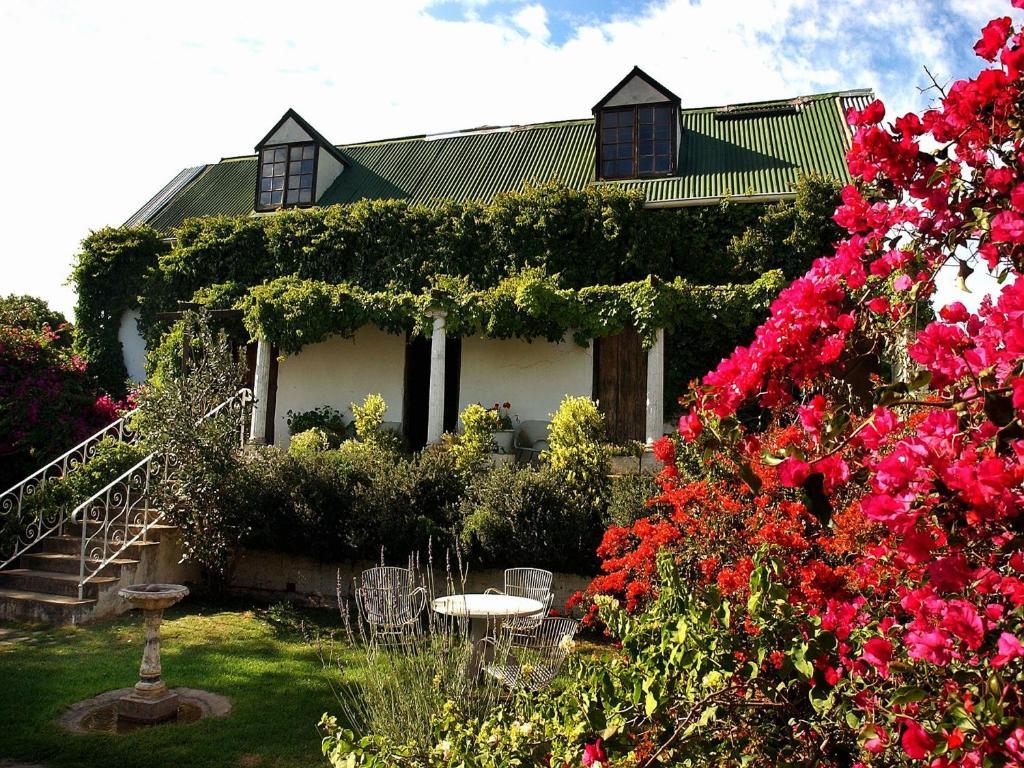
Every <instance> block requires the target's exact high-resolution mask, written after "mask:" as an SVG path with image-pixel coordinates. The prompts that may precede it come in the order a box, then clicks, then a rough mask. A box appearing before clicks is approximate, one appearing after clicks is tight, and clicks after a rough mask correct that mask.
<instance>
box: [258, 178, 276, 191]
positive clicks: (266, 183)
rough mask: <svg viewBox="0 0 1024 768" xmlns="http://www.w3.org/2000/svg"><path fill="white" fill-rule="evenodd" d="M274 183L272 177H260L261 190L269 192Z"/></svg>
mask: <svg viewBox="0 0 1024 768" xmlns="http://www.w3.org/2000/svg"><path fill="white" fill-rule="evenodd" d="M273 183H274V182H273V181H272V180H271V179H260V192H269V191H270V187H271V184H273Z"/></svg>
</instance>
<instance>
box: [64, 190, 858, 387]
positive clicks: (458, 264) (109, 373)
mask: <svg viewBox="0 0 1024 768" xmlns="http://www.w3.org/2000/svg"><path fill="white" fill-rule="evenodd" d="M836 202H838V199H837V197H836V195H835V185H834V184H833V182H831V181H829V180H826V179H821V178H817V177H809V178H807V179H806V180H803V181H801V182H800V184H799V185H798V188H797V200H796V202H794V203H781V204H778V205H775V206H772V207H771V208H770V209H767V208H766V207H764V206H761V205H751V204H738V203H732V202H723V203H721V204H719V205H717V206H708V207H694V208H680V209H672V210H648V209H645V208H644V207H643V204H642V203H643V200H642V197H641V195H640V193H638V192H635V191H632V192H630V191H625V190H622V189H621V188H619V187H616V186H614V185H602V186H595V187H591V188H588V189H586V190H582V191H581V190H571V189H567V188H565V187H564V186H560V185H557V184H546V185H541V186H536V187H531V188H528V189H525V190H523V191H521V192H514V193H508V194H505V195H499V196H498V197H497V198H496V199H495V200H494V201H493V202H492V203H490V204H487V205H484V204H480V203H474V202H460V203H456V202H448V203H442V204H440V205H438V206H435V207H426V206H419V205H410V204H408V203H405V202H402V201H395V200H386V201H360V202H357V203H354V204H352V205H347V206H333V207H330V208H312V209H306V210H291V211H283V212H281V213H278V214H275V215H274V216H261V217H249V216H242V217H236V218H231V217H212V218H204V219H190V220H188V221H186V222H184V223H183V224H182V225H181V226H180V227H179V228H178V229H177V230H175V232H174V233H173V234H174V236H175V238H176V240H175V241H174V245H173V247H171V246H168V245H167V244H166V243H164V242H162V241H161V240H160V237H159V236H158V235H157V233H155V232H153V231H152V230H149V229H145V228H139V229H116V230H115V229H105V230H100V231H99V232H96V233H93V234H92V235H90V236H89V237H88V238H87V239H86V240H85V241H84V242H83V246H82V252H81V253H80V254H79V256H78V259H77V263H76V266H75V269H74V271H73V273H72V282H73V283H74V285H75V287H76V289H77V292H78V297H79V304H78V308H77V311H76V316H77V321H78V323H79V327H80V332H79V338H78V341H77V346H76V350H77V351H79V353H81V354H83V355H84V356H85V357H86V358H87V359H89V360H90V361H92V362H93V364H94V365H95V366H96V368H97V370H98V371H99V372H100V377H101V381H102V382H103V384H104V386H106V387H108V388H110V389H111V391H112V392H114V393H118V392H120V391H121V390H122V388H123V385H124V377H125V372H124V369H123V364H122V362H121V353H120V345H119V343H118V340H117V330H118V325H119V322H120V318H121V315H122V313H123V311H124V310H125V309H128V308H130V307H133V306H135V305H137V304H138V305H140V308H141V310H142V320H141V322H140V325H141V328H142V330H143V334H144V336H145V337H146V340H147V343H148V344H149V345H150V348H153V347H155V346H157V344H158V342H159V339H160V333H161V331H162V330H163V329H162V328H161V326H160V324H159V323H157V322H156V314H157V313H158V312H160V311H166V310H173V309H176V308H177V302H178V301H182V300H192V301H199V302H201V303H206V304H207V305H208V306H211V307H214V306H217V307H223V306H227V305H228V304H229V303H232V302H235V301H239V300H241V298H242V297H243V296H244V295H245V293H246V291H247V290H249V289H250V288H253V289H257V287H258V286H261V285H262V284H263V283H266V282H269V281H275V283H274V285H273V287H266V288H258V289H257V295H256V298H255V300H254V302H252V303H254V304H255V305H257V306H259V307H261V308H263V309H265V312H259V311H257V310H256V309H253V311H252V314H251V315H250V317H249V318H248V327H249V330H250V331H251V332H253V331H254V329H256V328H259V329H265V330H267V331H268V334H267V335H268V337H269V338H277V339H281V340H286V341H287V344H284V345H282V348H283V349H284V350H285V351H294V350H295V349H298V348H300V347H301V346H302V344H304V343H309V342H310V340H316V339H318V338H323V337H324V336H325V335H326V334H329V333H342V334H345V333H350V332H351V329H353V328H355V327H358V326H359V325H360V324H363V323H365V322H367V321H370V320H372V321H373V322H376V323H378V324H380V325H381V327H384V328H386V329H389V330H398V331H405V330H408V329H410V328H413V327H416V326H417V325H418V324H420V322H421V318H422V317H423V312H422V310H423V309H424V307H422V306H419V307H411V306H409V303H408V302H409V297H410V296H412V297H414V298H415V297H417V296H420V295H422V294H423V293H424V292H429V291H431V290H433V289H434V288H437V287H443V286H440V283H443V282H444V280H442V279H440V278H438V277H437V276H439V275H445V274H450V275H457V276H460V277H459V280H461V285H462V288H463V289H468V290H472V291H475V290H479V289H483V288H492V287H496V286H498V285H499V284H500V283H501V281H502V280H503V279H505V278H508V277H510V276H513V275H517V274H520V273H524V272H525V273H530V271H531V270H539V271H540V274H546V275H556V274H557V275H560V276H561V285H562V286H564V287H565V288H567V289H572V290H578V289H581V288H585V287H587V286H595V285H601V284H608V285H613V286H614V285H619V284H622V283H636V282H637V281H642V280H644V279H645V278H646V277H647V276H648V275H655V276H658V277H661V278H663V279H666V280H674V279H675V278H677V277H681V278H683V279H685V280H690V281H694V282H698V283H707V284H715V285H719V284H722V285H724V284H730V283H736V284H738V283H742V282H744V281H750V280H754V279H756V278H757V277H758V276H759V275H760V274H761V272H763V271H765V270H771V269H774V268H776V267H782V268H784V269H785V270H786V271H787V273H789V274H792V273H793V270H794V269H795V266H794V265H795V263H796V262H800V261H801V260H806V258H808V257H809V255H810V254H813V253H815V245H814V243H815V242H822V243H825V242H828V240H829V238H830V237H831V233H832V227H833V226H834V225H833V224H832V222H831V220H830V219H829V216H830V214H831V208H834V206H835V204H836ZM762 214H763V217H762ZM759 217H760V218H763V220H761V221H759ZM748 227H750V228H751V230H750V232H749V233H747V234H744V231H745V230H746V229H747V228H748ZM737 236H738V237H737ZM734 237H737V240H736V242H735V243H734V242H732V239H733V238H734ZM282 277H288V278H293V280H292V281H291V282H283V283H282V282H277V281H276V279H277V278H282ZM779 285H781V283H780V284H779ZM346 286H349V287H346ZM356 286H358V288H356ZM508 288H509V290H506V291H504V292H499V293H498V294H495V295H493V296H492V295H490V294H488V296H487V297H486V300H482V299H481V300H477V301H476V302H475V303H477V304H481V303H482V304H483V305H484V307H483V310H482V317H477V318H473V319H472V322H473V323H476V324H477V327H480V328H487V327H488V326H489V325H493V332H494V333H495V334H496V335H523V336H526V337H528V338H533V337H543V338H561V335H560V334H558V331H559V330H560V329H565V328H569V327H578V326H574V324H573V323H572V322H567V319H568V320H570V321H571V320H577V319H579V318H578V315H580V314H587V312H582V313H581V312H580V311H578V310H573V309H571V308H570V310H569V317H568V318H566V317H565V316H561V317H560V318H559V319H556V321H555V322H554V323H547V322H546V319H545V314H544V312H543V311H541V310H540V305H541V303H542V302H543V303H544V304H545V305H546V309H548V310H559V308H560V307H561V306H562V305H563V304H564V302H563V300H562V298H560V297H559V296H557V295H555V294H552V293H551V292H550V291H539V292H538V291H536V290H535V289H536V288H537V286H533V288H532V289H531V290H529V291H523V292H520V291H518V290H512V286H508ZM777 290H778V287H776V291H777ZM360 292H362V293H360ZM463 292H464V291H463ZM364 294H374V297H373V299H372V300H367V299H366V297H365V296H364ZM593 298H595V299H596V298H609V297H606V296H605V297H602V296H601V292H600V291H598V292H597V293H596V294H595V296H594V297H593ZM610 298H613V299H614V298H615V297H614V296H613V297H610ZM693 298H694V300H695V303H696V314H695V315H685V314H684V313H683V312H682V311H672V312H671V315H672V317H674V318H680V317H682V318H684V319H683V320H682V321H681V323H677V322H674V323H673V325H675V326H676V328H677V333H678V334H680V335H681V337H682V338H684V339H687V340H689V339H691V338H693V339H695V340H696V341H697V342H699V343H698V349H697V350H696V351H694V352H688V355H689V357H690V359H689V360H686V359H684V360H682V361H681V362H680V363H679V364H678V365H677V363H676V362H675V358H673V357H670V358H669V361H670V375H671V376H672V381H673V382H676V381H681V382H683V383H685V382H686V381H687V380H688V379H689V378H690V377H692V376H694V375H698V374H699V373H702V372H703V371H704V370H706V369H707V368H708V365H707V363H706V362H705V358H707V357H709V356H711V355H714V356H715V359H714V360H710V363H714V362H716V361H717V359H718V356H721V354H723V353H724V352H728V351H729V350H730V349H731V348H732V347H733V346H735V344H736V343H738V342H740V341H743V340H745V338H744V335H745V334H746V333H747V332H748V331H749V329H750V326H749V324H747V323H745V322H733V321H732V320H731V319H730V316H729V315H731V313H732V312H739V313H741V314H742V313H745V312H747V310H746V309H744V308H742V307H739V306H736V307H733V308H732V309H731V310H730V312H729V313H728V314H727V316H725V317H724V318H723V317H721V315H720V314H719V310H720V309H721V308H720V307H718V308H716V307H707V308H706V307H704V306H703V305H702V304H701V303H700V302H701V301H704V300H711V301H712V302H713V301H715V300H716V297H715V294H714V293H711V294H709V295H701V294H700V293H699V292H696V293H695V294H694V295H693ZM736 298H739V297H736ZM456 300H458V294H456ZM517 301H519V302H523V303H524V306H526V307H531V306H532V307H533V312H532V314H531V313H530V311H526V312H524V311H523V310H522V309H517V310H516V313H517V314H519V315H520V316H522V317H523V318H528V319H529V322H526V320H525V319H519V320H515V321H512V322H509V321H508V320H507V318H508V316H509V309H510V308H516V302H517ZM693 303H694V302H691V303H690V306H692V304H693ZM719 303H720V304H721V303H722V302H721V301H719ZM584 304H586V302H585V301H584ZM628 305H629V302H628V301H627V302H625V304H622V303H620V304H619V305H617V309H615V310H614V312H613V313H612V314H614V318H612V319H610V320H601V321H599V322H597V323H596V326H597V328H598V330H599V333H597V334H596V335H602V334H603V333H605V332H614V329H615V328H619V327H621V326H622V324H624V323H625V322H627V321H629V320H630V319H631V318H630V315H629V306H628ZM273 306H287V307H289V308H290V309H291V311H293V312H299V313H302V314H303V315H305V316H306V318H307V319H305V320H302V321H300V320H299V317H298V316H295V315H292V316H277V315H275V314H274V313H273V312H271V311H270V310H271V308H272V307H273ZM638 306H641V308H642V306H643V304H642V303H641V304H640V305H638ZM690 306H688V307H687V309H689V308H690ZM670 309H671V308H670ZM765 309H766V307H764V306H760V305H756V306H753V308H752V311H753V313H754V314H755V315H756V316H758V317H759V318H760V316H761V315H763V313H764V311H765ZM642 314H643V311H641V315H642ZM709 315H710V316H711V317H712V318H713V319H714V321H715V322H711V323H709V322H707V318H708V316H709ZM638 320H639V323H640V325H645V321H644V318H643V317H642V316H641V317H639V318H638ZM591 325H593V323H591ZM602 329H605V330H602ZM608 329H610V330H608ZM708 329H713V330H714V331H715V332H714V333H713V334H711V337H710V339H709V338H707V337H705V335H704V331H705V330H708ZM235 330H236V331H237V330H238V329H235ZM588 330H590V331H592V330H593V328H589V327H588ZM592 335H594V334H592ZM685 343H689V342H688V341H687V342H685ZM685 343H684V342H680V346H684V345H685ZM677 368H678V370H676V369H677ZM671 391H675V390H671Z"/></svg>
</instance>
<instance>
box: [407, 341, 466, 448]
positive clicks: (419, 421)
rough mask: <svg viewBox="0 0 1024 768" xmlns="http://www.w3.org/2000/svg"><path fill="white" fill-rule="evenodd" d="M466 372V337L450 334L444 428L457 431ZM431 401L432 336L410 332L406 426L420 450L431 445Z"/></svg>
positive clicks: (445, 375)
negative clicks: (429, 409)
mask: <svg viewBox="0 0 1024 768" xmlns="http://www.w3.org/2000/svg"><path fill="white" fill-rule="evenodd" d="M461 373H462V339H460V338H459V337H457V336H456V337H452V336H448V337H447V338H446V339H445V350H444V429H445V431H446V432H454V431H455V425H456V423H457V421H458V418H459V376H460V375H461ZM429 402H430V339H428V338H426V337H425V336H421V335H419V334H417V335H415V336H413V335H410V336H409V337H407V339H406V343H405V391H404V396H403V399H402V429H403V431H404V432H405V439H406V440H407V441H408V442H409V447H410V448H411V449H412V450H414V451H418V450H420V449H421V448H423V446H424V445H426V444H427V415H428V414H427V411H428V408H429Z"/></svg>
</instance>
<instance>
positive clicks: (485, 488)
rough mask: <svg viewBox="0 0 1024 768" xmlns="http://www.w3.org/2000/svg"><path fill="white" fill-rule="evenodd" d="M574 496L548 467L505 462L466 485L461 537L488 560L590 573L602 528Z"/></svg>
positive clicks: (474, 554) (470, 550) (476, 554)
mask: <svg viewBox="0 0 1024 768" xmlns="http://www.w3.org/2000/svg"><path fill="white" fill-rule="evenodd" d="M574 501H575V500H574V498H573V496H572V494H571V493H568V492H567V491H566V489H565V488H564V487H563V484H562V478H561V477H560V476H559V475H557V474H556V473H555V472H553V471H551V470H550V469H548V468H546V467H542V468H540V469H535V468H533V467H530V466H525V467H517V466H514V465H511V464H501V465H499V466H497V467H494V468H493V469H492V470H490V471H488V472H484V473H482V474H480V475H478V476H477V477H476V478H475V479H474V480H473V482H472V483H471V484H470V485H469V487H468V488H467V491H466V497H465V498H464V499H463V502H462V514H463V520H462V530H461V533H460V541H461V543H462V546H463V547H464V549H465V551H466V552H467V553H468V554H469V555H470V556H471V557H473V558H475V559H479V560H481V561H483V562H485V563H487V564H489V565H495V566H512V565H515V566H539V567H543V568H548V569H552V570H560V571H571V572H576V573H590V572H592V571H593V568H594V556H593V552H594V549H595V548H596V547H597V544H598V541H599V540H600V532H599V530H598V528H597V527H596V526H594V525H593V524H592V521H591V519H590V510H589V509H588V508H587V507H585V506H581V505H579V504H577V503H574Z"/></svg>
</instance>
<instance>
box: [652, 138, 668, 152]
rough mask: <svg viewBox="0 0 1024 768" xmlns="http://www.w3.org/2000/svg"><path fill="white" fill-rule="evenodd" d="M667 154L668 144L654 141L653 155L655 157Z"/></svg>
mask: <svg viewBox="0 0 1024 768" xmlns="http://www.w3.org/2000/svg"><path fill="white" fill-rule="evenodd" d="M668 152H669V150H668V142H667V141H656V142H654V154H656V155H667V154H668Z"/></svg>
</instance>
